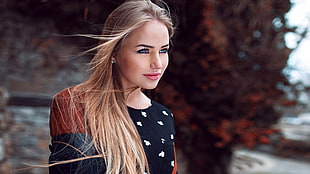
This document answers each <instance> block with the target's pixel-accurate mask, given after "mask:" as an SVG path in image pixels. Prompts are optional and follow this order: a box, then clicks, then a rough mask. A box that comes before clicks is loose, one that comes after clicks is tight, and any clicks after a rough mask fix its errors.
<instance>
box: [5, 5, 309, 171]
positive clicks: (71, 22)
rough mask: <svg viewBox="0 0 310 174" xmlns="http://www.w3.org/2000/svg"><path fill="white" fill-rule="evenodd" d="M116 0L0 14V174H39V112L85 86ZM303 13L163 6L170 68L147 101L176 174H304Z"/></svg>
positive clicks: (8, 9)
mask: <svg viewBox="0 0 310 174" xmlns="http://www.w3.org/2000/svg"><path fill="white" fill-rule="evenodd" d="M122 2H123V1H121V0H120V1H116V0H100V1H99V0H76V1H72V0H71V1H62V0H23V1H18V0H2V1H1V2H0V173H4V174H10V173H23V174H42V173H48V172H47V169H46V168H33V169H27V170H25V168H27V167H29V166H31V165H37V164H46V163H47V159H48V156H49V149H48V145H49V143H50V137H49V123H48V121H49V120H48V119H49V105H50V103H51V99H52V97H53V96H54V95H55V94H56V93H57V92H58V91H60V90H62V89H63V88H66V87H69V86H72V85H76V84H78V83H80V82H82V81H83V80H85V78H87V63H88V62H89V61H90V59H91V57H92V54H91V53H90V54H87V55H82V56H81V54H80V53H81V52H82V51H85V50H87V49H89V48H92V47H94V46H95V45H96V44H97V41H96V40H92V39H87V38H83V37H73V36H69V35H73V34H100V33H101V29H102V26H103V23H104V20H105V18H106V17H107V15H108V14H109V13H110V12H111V11H112V10H113V9H114V8H116V7H117V6H118V5H119V4H120V3H122ZM309 2H310V1H308V0H291V1H290V0H281V1H279V0H236V1H230V0H218V1H214V0H195V1H192V0H191V1H190V0H166V3H167V4H168V5H169V7H170V10H171V12H172V13H173V14H174V16H175V18H176V19H177V20H176V21H177V30H176V35H175V37H174V38H173V48H172V50H171V54H170V55H171V56H170V65H169V67H168V70H167V72H166V74H165V76H164V78H163V79H162V81H161V83H160V85H159V86H158V88H156V89H155V90H154V91H150V92H148V94H149V95H151V96H152V97H153V98H154V99H155V100H157V101H159V102H161V103H163V104H165V105H166V106H168V107H169V108H170V109H171V110H172V111H173V113H174V115H175V119H176V120H175V121H176V122H175V123H176V130H177V137H176V146H177V151H178V166H179V170H180V171H179V173H180V174H205V173H208V174H306V173H309V171H310V102H309V100H310V87H309V86H310V61H309V60H310V57H309V55H310V50H309V48H310V41H309V40H310V39H309V34H308V31H309V27H310V13H309V9H310V4H309ZM20 169H22V170H20Z"/></svg>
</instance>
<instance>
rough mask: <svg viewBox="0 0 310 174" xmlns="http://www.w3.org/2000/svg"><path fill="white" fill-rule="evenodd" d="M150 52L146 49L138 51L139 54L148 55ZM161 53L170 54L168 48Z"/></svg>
mask: <svg viewBox="0 0 310 174" xmlns="http://www.w3.org/2000/svg"><path fill="white" fill-rule="evenodd" d="M149 52H150V51H149V49H146V48H143V49H141V50H138V51H137V53H140V54H148V53H149ZM159 53H164V54H165V53H168V48H164V49H162V50H160V51H159Z"/></svg>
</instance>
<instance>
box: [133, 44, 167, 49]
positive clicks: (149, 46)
mask: <svg viewBox="0 0 310 174" xmlns="http://www.w3.org/2000/svg"><path fill="white" fill-rule="evenodd" d="M168 46H169V44H166V45H163V46H161V47H160V48H165V47H168ZM137 47H146V48H154V46H151V45H146V44H139V45H137Z"/></svg>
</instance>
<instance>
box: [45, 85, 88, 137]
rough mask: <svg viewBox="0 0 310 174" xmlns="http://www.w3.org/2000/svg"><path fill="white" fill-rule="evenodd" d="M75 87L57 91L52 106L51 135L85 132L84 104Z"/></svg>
mask: <svg viewBox="0 0 310 174" xmlns="http://www.w3.org/2000/svg"><path fill="white" fill-rule="evenodd" d="M82 100H83V99H82V98H81V95H79V93H78V92H76V90H75V87H69V88H66V89H64V90H62V91H60V92H59V93H57V94H56V95H55V96H54V98H53V102H52V105H51V108H50V129H51V135H52V136H56V135H59V134H62V133H69V132H81V133H84V132H85V130H84V104H83V101H82Z"/></svg>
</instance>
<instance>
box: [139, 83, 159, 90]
mask: <svg viewBox="0 0 310 174" xmlns="http://www.w3.org/2000/svg"><path fill="white" fill-rule="evenodd" d="M156 87H157V84H155V85H144V86H141V88H143V89H149V90H151V89H155V88H156Z"/></svg>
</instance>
